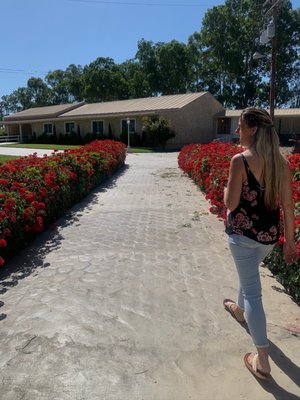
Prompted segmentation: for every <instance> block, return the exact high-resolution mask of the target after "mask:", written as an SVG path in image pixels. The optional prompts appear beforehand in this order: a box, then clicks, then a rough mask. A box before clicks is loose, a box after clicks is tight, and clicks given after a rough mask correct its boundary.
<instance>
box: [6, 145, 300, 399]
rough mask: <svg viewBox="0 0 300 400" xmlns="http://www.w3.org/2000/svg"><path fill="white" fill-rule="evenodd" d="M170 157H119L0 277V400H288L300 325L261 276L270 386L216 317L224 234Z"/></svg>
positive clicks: (242, 335) (226, 284)
mask: <svg viewBox="0 0 300 400" xmlns="http://www.w3.org/2000/svg"><path fill="white" fill-rule="evenodd" d="M207 209H208V203H207V202H206V200H205V199H204V197H203V196H202V195H201V193H200V192H199V190H198V189H197V188H196V186H195V185H194V184H193V182H192V181H191V180H189V178H187V177H186V176H184V175H182V173H181V171H180V170H179V169H178V168H177V153H167V154H129V155H128V158H127V164H126V167H125V168H124V169H123V170H122V171H120V172H119V173H118V174H117V175H115V176H114V177H113V178H112V179H111V180H109V181H108V182H106V183H104V184H103V185H102V186H101V187H99V188H98V190H96V191H94V192H93V193H92V194H91V195H90V196H88V197H87V198H86V199H85V200H84V201H82V202H81V203H80V204H78V205H77V206H76V207H74V208H73V209H72V211H71V212H70V213H68V215H67V216H66V217H65V218H62V219H60V220H59V221H58V223H57V229H52V230H49V231H47V232H45V233H43V234H42V235H40V237H39V238H38V239H37V240H36V241H35V242H34V243H33V244H32V245H31V246H30V247H29V248H28V249H27V250H25V251H23V252H22V253H21V254H19V256H17V257H16V258H15V259H14V260H13V261H12V262H11V263H10V264H9V266H8V268H9V270H10V271H11V273H10V274H8V275H5V273H6V271H5V270H4V271H2V289H1V293H2V294H1V296H0V297H1V300H2V302H3V305H2V307H1V308H0V312H1V313H2V314H1V319H2V320H1V321H0V328H1V329H0V332H1V333H0V349H1V357H0V375H1V379H0V382H1V390H0V398H1V399H3V400H21V399H23V400H44V399H47V400H235V399H258V400H267V399H277V400H288V399H292V400H295V399H299V394H300V389H299V382H300V373H299V362H300V345H299V343H300V342H299V330H300V328H299V325H300V314H299V307H297V306H296V305H295V304H294V303H293V302H292V301H291V299H290V298H289V297H288V296H287V295H286V294H285V293H284V292H283V290H282V287H281V286H280V285H279V284H278V283H277V282H276V281H275V280H274V278H272V277H271V274H270V272H269V271H268V270H267V269H265V268H263V269H262V271H261V274H262V284H263V288H264V302H265V306H266V312H267V317H268V331H269V336H270V340H271V358H272V361H271V365H272V372H273V379H272V380H271V381H270V382H269V383H263V384H261V383H258V382H257V381H256V379H255V378H254V377H253V376H252V375H251V374H250V373H249V372H248V370H247V369H246V368H245V367H244V365H243V355H244V354H245V353H246V352H247V351H251V350H252V349H253V347H252V343H251V339H250V337H249V335H248V333H247V331H246V330H245V329H243V328H242V327H241V326H240V325H239V324H237V323H236V322H235V321H234V320H233V319H232V318H231V317H230V315H229V314H228V313H226V312H225V311H224V310H223V309H222V300H223V298H224V297H235V293H236V290H235V288H236V286H237V281H236V274H235V270H234V267H233V264H232V261H231V257H230V254H229V251H228V247H227V243H226V237H225V234H224V232H223V223H222V222H221V221H219V220H218V219H217V218H216V217H215V216H212V215H210V214H208V212H207Z"/></svg>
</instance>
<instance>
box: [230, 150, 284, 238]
mask: <svg viewBox="0 0 300 400" xmlns="http://www.w3.org/2000/svg"><path fill="white" fill-rule="evenodd" d="M241 156H242V158H243V161H244V165H245V168H246V173H247V180H246V181H245V182H243V186H242V193H241V198H240V203H239V205H238V206H237V208H236V209H235V210H233V211H230V212H229V213H228V215H227V220H226V229H225V231H226V233H227V234H228V235H232V234H234V233H235V234H237V235H244V236H247V237H249V238H250V239H253V240H255V241H257V242H260V243H262V244H273V243H276V242H277V241H278V239H279V234H280V213H279V207H278V208H276V209H275V210H268V209H267V208H266V207H265V205H264V201H263V193H262V189H261V186H260V184H259V182H258V181H257V180H256V178H255V176H254V175H253V173H252V172H251V170H250V168H249V165H248V162H247V160H246V158H245V157H244V156H243V154H241Z"/></svg>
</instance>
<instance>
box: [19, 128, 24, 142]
mask: <svg viewBox="0 0 300 400" xmlns="http://www.w3.org/2000/svg"><path fill="white" fill-rule="evenodd" d="M19 135H20V142H21V143H23V132H22V124H19Z"/></svg>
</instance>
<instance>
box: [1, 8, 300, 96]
mask: <svg viewBox="0 0 300 400" xmlns="http://www.w3.org/2000/svg"><path fill="white" fill-rule="evenodd" d="M120 3H123V4H120ZM220 4H224V1H217V0H153V1H151V0H106V1H100V0H1V32H2V35H1V57H0V97H1V96H3V95H5V94H10V93H11V92H12V91H13V90H15V89H17V88H18V87H20V86H26V83H27V80H28V79H29V78H30V77H31V76H35V77H41V78H44V76H45V75H46V73H47V72H49V71H50V70H55V69H63V70H64V69H66V68H67V67H68V65H70V64H76V65H82V66H84V65H86V64H89V63H90V62H92V61H94V60H95V59H96V58H97V57H111V58H112V59H113V60H114V61H115V62H116V63H121V62H123V61H125V60H128V59H130V58H133V57H134V56H135V53H136V50H137V42H138V41H139V40H140V39H142V38H144V39H146V40H151V41H153V42H154V43H157V42H168V41H171V40H173V39H176V40H178V41H180V42H184V43H186V42H187V40H188V37H189V36H190V35H191V34H192V33H193V32H195V31H199V30H200V27H201V21H202V18H203V16H204V15H205V13H206V11H207V10H208V9H209V8H212V7H213V6H216V5H220ZM292 5H293V8H298V7H300V0H293V1H292Z"/></svg>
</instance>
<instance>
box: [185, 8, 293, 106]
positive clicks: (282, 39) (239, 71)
mask: <svg viewBox="0 0 300 400" xmlns="http://www.w3.org/2000/svg"><path fill="white" fill-rule="evenodd" d="M263 4H265V7H267V3H266V2H264V3H262V2H261V1H259V0H226V1H225V4H224V5H221V6H217V7H213V8H212V9H210V10H208V12H207V13H206V15H205V17H204V19H203V22H202V28H201V31H200V32H197V33H195V34H193V35H191V37H190V38H189V42H188V45H189V48H190V51H191V52H192V53H193V55H194V62H196V64H194V65H196V67H194V77H196V78H197V77H200V78H198V79H199V80H198V81H195V82H194V83H193V86H194V87H201V88H202V89H204V90H209V91H210V92H211V93H212V94H213V95H215V96H216V97H217V98H218V100H219V101H220V102H222V103H223V104H224V105H225V106H227V107H237V108H240V107H246V106H247V105H249V104H257V103H260V104H261V105H267V104H268V83H267V82H268V79H269V74H270V64H269V62H266V60H264V61H257V60H254V59H253V54H254V53H255V52H256V51H265V53H266V55H267V54H269V53H270V47H268V45H267V46H263V47H262V46H261V45H260V44H259V37H260V34H261V31H262V30H263V28H264V27H265V26H266V24H267V23H268V20H266V11H267V10H266V8H264V7H263ZM285 27H288V28H287V33H284V30H285V29H286V28H285ZM297 29H298V28H297V19H296V16H295V12H294V11H293V10H292V8H291V3H290V1H287V0H282V1H281V2H280V3H279V6H278V29H277V32H276V36H277V37H278V44H277V104H278V105H281V104H285V103H286V101H287V99H288V97H289V96H290V95H291V92H290V90H291V87H290V85H289V83H288V82H289V81H290V77H291V75H292V74H293V73H294V71H295V69H294V68H295V65H294V64H295V56H296V54H297V50H296V49H295V47H296V41H297V39H296V38H297V37H299V36H298V35H299V29H298V33H297ZM197 50H198V58H197ZM284 71H286V72H287V74H286V76H285V75H284Z"/></svg>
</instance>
